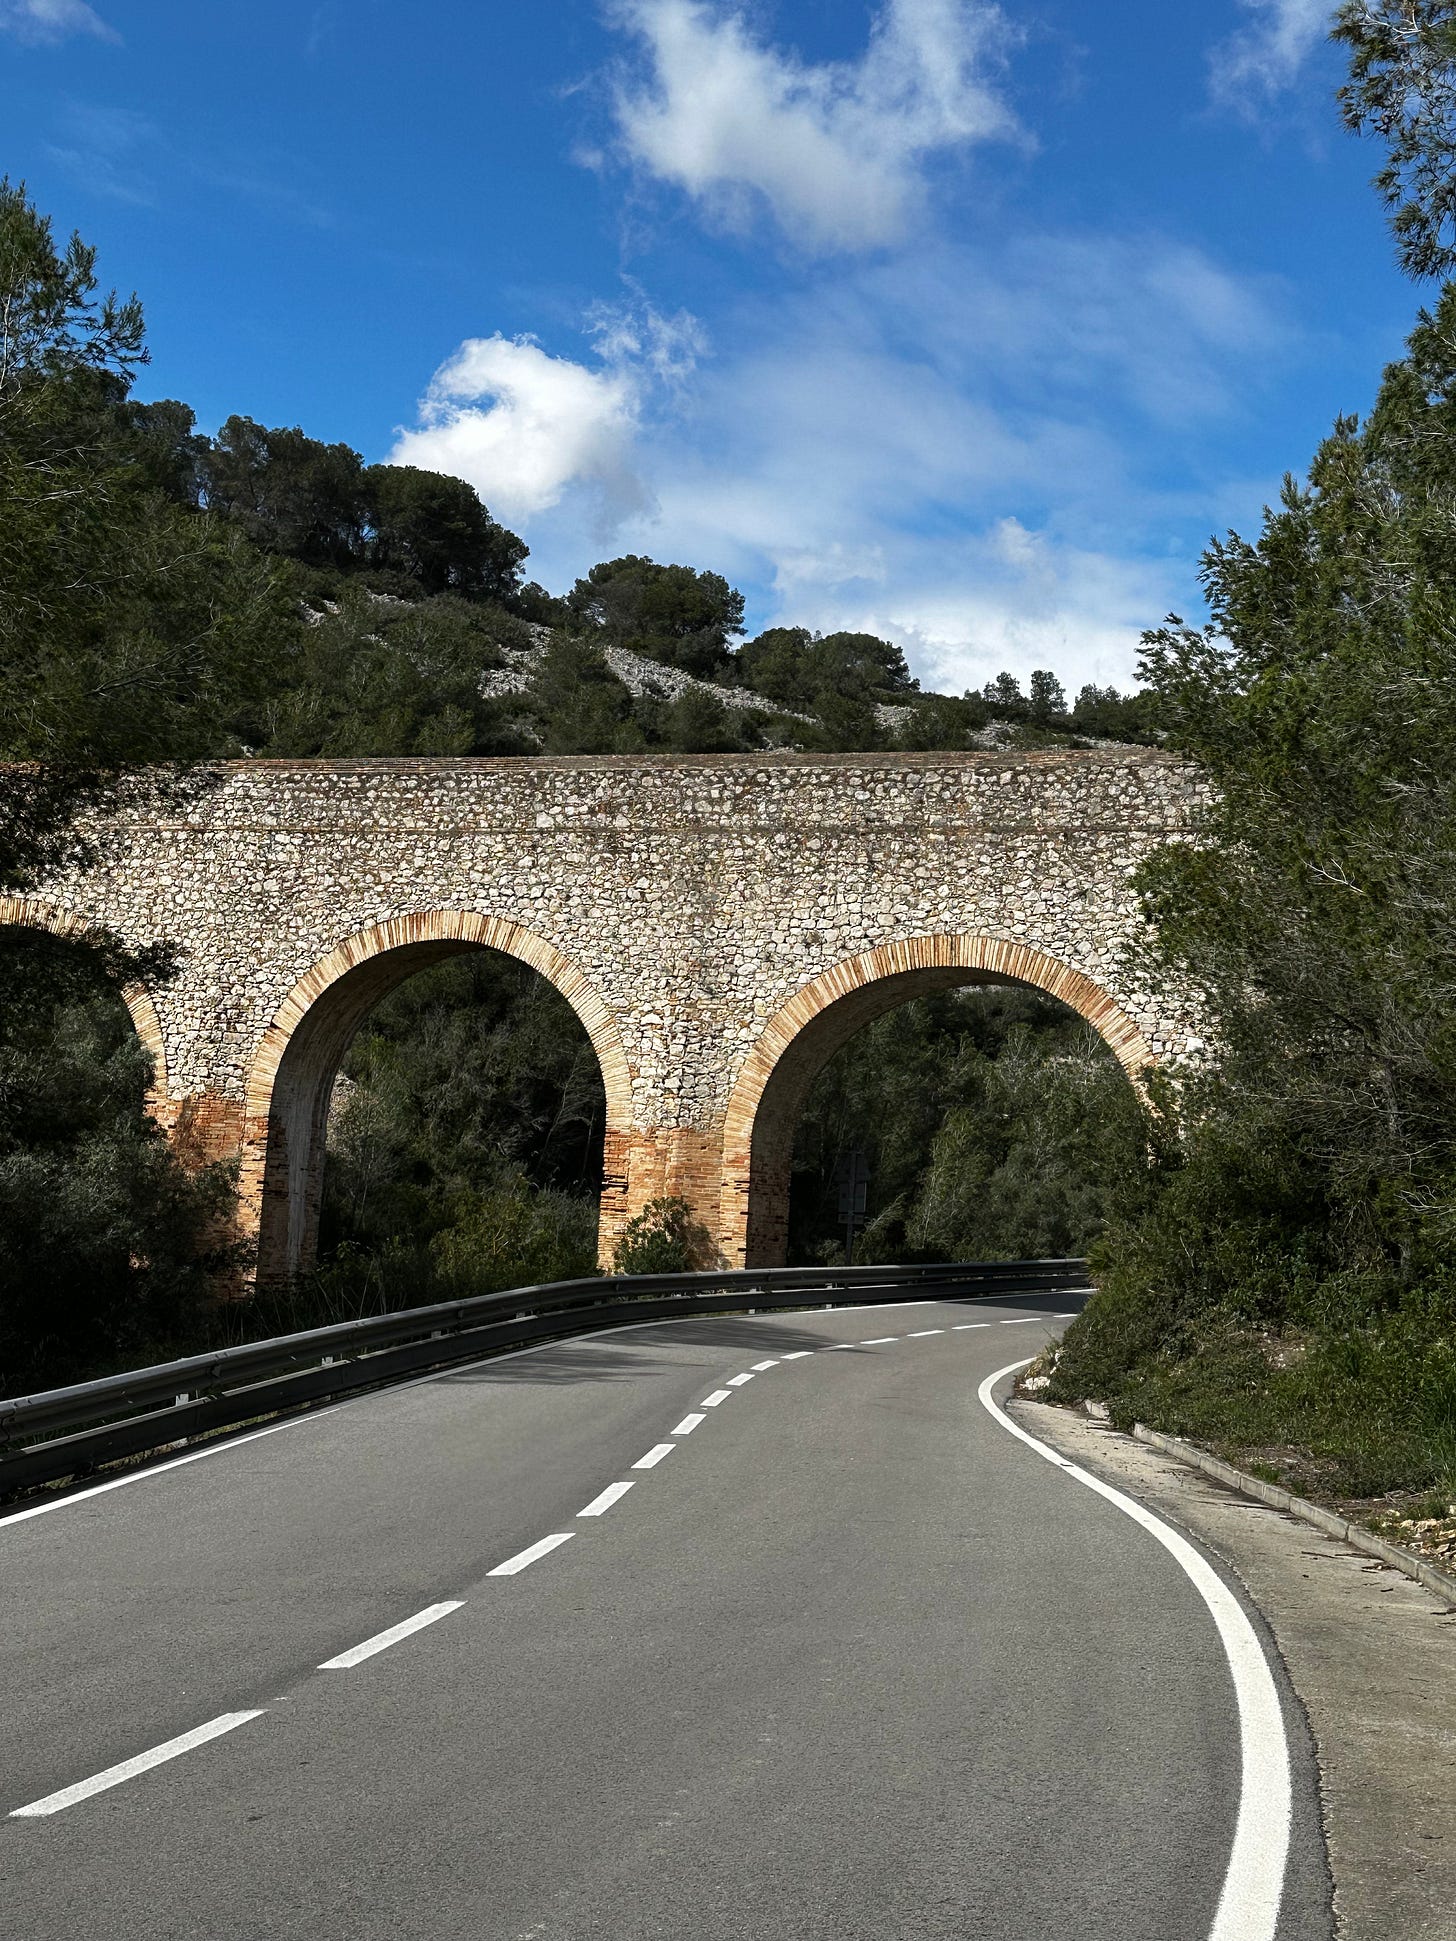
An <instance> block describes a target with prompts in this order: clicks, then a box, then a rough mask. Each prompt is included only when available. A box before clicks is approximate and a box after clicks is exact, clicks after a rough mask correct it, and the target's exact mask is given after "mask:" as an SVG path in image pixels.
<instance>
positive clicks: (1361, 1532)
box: [1132, 1422, 1456, 1606]
mask: <svg viewBox="0 0 1456 1941" xmlns="http://www.w3.org/2000/svg"><path fill="white" fill-rule="evenodd" d="M1132 1432H1133V1435H1134V1436H1135V1437H1136V1438H1137V1440H1138V1441H1139V1442H1145V1443H1147V1444H1148V1446H1149V1447H1150V1448H1153V1449H1158V1450H1161V1451H1162V1453H1163V1454H1164V1455H1165V1456H1172V1457H1174V1458H1175V1459H1176V1460H1177V1461H1178V1462H1183V1463H1187V1464H1188V1465H1189V1466H1190V1467H1191V1468H1193V1469H1201V1470H1202V1471H1203V1473H1204V1475H1205V1476H1212V1477H1214V1478H1216V1480H1217V1481H1219V1482H1220V1483H1227V1484H1228V1486H1229V1488H1230V1489H1236V1490H1238V1491H1239V1492H1240V1493H1241V1494H1242V1495H1244V1496H1253V1497H1256V1498H1257V1499H1258V1501H1259V1502H1261V1503H1267V1504H1268V1505H1269V1507H1270V1509H1272V1510H1283V1511H1285V1512H1286V1514H1287V1515H1289V1516H1293V1517H1298V1519H1299V1520H1300V1522H1301V1523H1308V1524H1310V1525H1311V1526H1312V1527H1313V1528H1314V1529H1316V1530H1323V1531H1324V1533H1325V1535H1326V1536H1328V1537H1336V1538H1338V1539H1339V1541H1340V1542H1341V1543H1348V1544H1349V1545H1350V1547H1351V1549H1352V1550H1363V1551H1364V1552H1365V1554H1366V1556H1367V1557H1378V1558H1379V1559H1380V1561H1381V1563H1383V1564H1389V1565H1390V1566H1391V1568H1392V1569H1393V1570H1399V1571H1402V1572H1404V1574H1405V1575H1406V1576H1407V1577H1411V1578H1414V1580H1415V1582H1416V1583H1418V1584H1424V1585H1425V1587H1426V1589H1427V1590H1430V1591H1434V1592H1435V1593H1436V1595H1437V1596H1438V1597H1444V1598H1445V1599H1446V1600H1447V1601H1448V1602H1449V1603H1450V1604H1451V1605H1453V1606H1456V1577H1452V1576H1451V1575H1450V1574H1449V1572H1447V1571H1444V1570H1440V1569H1438V1568H1437V1566H1436V1565H1435V1564H1428V1563H1427V1562H1426V1561H1425V1559H1424V1558H1423V1557H1416V1556H1412V1554H1411V1553H1410V1551H1408V1550H1401V1549H1400V1548H1399V1547H1398V1546H1397V1545H1395V1544H1393V1543H1387V1542H1386V1541H1385V1539H1384V1538H1383V1537H1377V1536H1376V1535H1375V1534H1374V1532H1373V1531H1371V1530H1367V1529H1365V1528H1364V1526H1363V1525H1362V1524H1359V1523H1350V1522H1347V1520H1346V1519H1345V1518H1344V1517H1342V1516H1336V1514H1335V1512H1334V1511H1333V1510H1323V1509H1321V1508H1320V1506H1319V1504H1318V1503H1309V1502H1306V1501H1305V1499H1304V1498H1303V1497H1302V1496H1293V1495H1291V1494H1290V1492H1289V1491H1288V1490H1287V1489H1280V1488H1279V1487H1278V1485H1277V1484H1275V1483H1265V1482H1261V1481H1260V1479H1259V1478H1258V1477H1257V1476H1248V1475H1245V1473H1244V1471H1243V1470H1242V1469H1235V1468H1234V1466H1233V1464H1232V1463H1227V1462H1223V1461H1221V1460H1220V1459H1219V1458H1218V1457H1217V1456H1210V1455H1209V1453H1208V1451H1207V1450H1206V1449H1200V1448H1199V1447H1198V1445H1197V1444H1196V1443H1192V1442H1184V1441H1183V1440H1182V1439H1181V1438H1180V1437H1178V1436H1165V1435H1162V1434H1160V1433H1159V1431H1158V1430H1157V1429H1149V1428H1147V1427H1146V1426H1145V1425H1144V1424H1143V1423H1141V1422H1136V1423H1134V1424H1133V1431H1132Z"/></svg>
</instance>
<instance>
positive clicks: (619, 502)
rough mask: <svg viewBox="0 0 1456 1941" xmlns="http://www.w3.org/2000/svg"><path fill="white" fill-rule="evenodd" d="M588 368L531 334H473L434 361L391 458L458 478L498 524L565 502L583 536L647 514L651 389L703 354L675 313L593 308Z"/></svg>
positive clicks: (695, 335) (697, 330)
mask: <svg viewBox="0 0 1456 1941" xmlns="http://www.w3.org/2000/svg"><path fill="white" fill-rule="evenodd" d="M591 325H592V330H593V335H594V337H595V339H596V344H597V353H598V357H599V360H600V362H599V365H598V366H597V368H592V367H591V366H590V365H587V364H580V363H575V362H573V361H572V360H571V359H570V358H566V357H553V356H552V355H551V354H550V353H549V352H548V351H545V350H543V349H542V348H541V346H540V344H538V343H537V342H536V341H535V339H534V338H531V337H516V338H507V337H503V336H501V335H500V334H499V333H497V334H496V335H495V336H493V337H472V338H469V339H468V340H467V341H466V342H465V343H463V344H462V345H461V346H460V348H459V349H458V350H457V351H456V352H455V354H454V356H453V357H451V358H450V359H448V360H447V362H445V363H444V364H442V365H441V366H440V368H439V370H438V371H436V373H435V375H434V377H433V378H432V379H431V381H430V388H429V390H428V392H427V393H426V395H425V397H424V398H423V400H422V401H421V404H420V417H421V420H422V422H421V424H420V425H419V427H418V428H416V429H414V430H408V431H401V432H400V433H399V435H398V438H397V440H396V443H395V446H394V450H393V451H392V452H391V453H390V462H391V463H392V464H395V465H418V466H420V467H421V468H422V469H423V470H425V471H430V472H448V473H450V474H451V475H452V476H454V477H456V478H463V479H468V480H469V481H470V483H471V484H472V485H473V486H474V487H475V488H476V490H477V491H478V492H479V493H480V495H481V497H482V498H483V499H484V500H485V502H486V504H487V505H488V506H489V507H490V508H491V510H492V511H493V512H494V513H495V514H496V516H497V517H499V518H502V519H506V520H515V521H518V522H524V521H526V520H528V519H531V518H533V517H535V516H536V515H538V514H540V513H543V512H546V511H548V510H549V509H550V508H552V507H553V506H556V505H558V504H559V503H560V501H561V500H562V498H563V497H565V496H567V495H568V494H570V495H571V496H572V497H573V498H574V499H576V500H578V501H582V500H584V501H586V503H587V504H588V506H589V509H590V513H591V522H592V528H593V530H594V531H595V532H597V533H599V534H608V533H610V532H612V531H614V530H615V528H616V527H617V525H619V524H620V522H621V521H622V520H623V519H624V518H627V517H628V516H630V515H632V514H642V513H646V512H647V511H649V509H650V508H651V504H652V498H651V494H650V492H649V491H648V489H647V487H646V486H645V485H644V484H643V481H642V479H641V477H640V476H639V473H638V471H637V468H636V464H635V457H634V447H635V442H636V438H637V434H638V429H639V426H640V423H641V419H642V413H643V409H644V405H645V403H646V401H647V398H648V396H649V394H650V392H651V390H652V387H653V385H654V384H662V385H666V386H669V387H673V386H677V385H680V384H681V383H682V382H683V381H684V380H685V379H686V378H687V376H688V375H689V374H690V373H691V371H692V369H693V367H694V364H695V362H696V359H697V357H698V356H699V355H701V353H702V351H703V350H704V349H705V347H706V340H705V338H704V336H703V332H702V329H701V326H700V325H699V324H698V323H697V320H696V319H695V318H693V317H691V316H689V315H688V314H687V313H686V312H681V313H679V314H678V315H677V316H676V317H663V316H661V315H659V314H658V313H657V312H656V311H654V310H653V309H651V308H650V306H638V307H636V308H618V307H607V306H599V307H598V309H597V310H596V311H595V312H594V313H593V316H592V319H591Z"/></svg>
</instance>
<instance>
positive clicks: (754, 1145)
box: [719, 935, 1154, 1267]
mask: <svg viewBox="0 0 1456 1941" xmlns="http://www.w3.org/2000/svg"><path fill="white" fill-rule="evenodd" d="M963 984H1021V985H1027V986H1030V987H1032V988H1033V989H1035V990H1038V991H1044V992H1046V993H1047V994H1048V995H1049V996H1051V997H1055V998H1060V999H1061V1001H1062V1002H1063V1003H1064V1004H1066V1005H1069V1006H1070V1007H1071V1009H1072V1010H1074V1011H1077V1012H1079V1013H1080V1014H1081V1016H1082V1017H1084V1018H1085V1019H1086V1020H1087V1022H1088V1023H1089V1024H1090V1025H1091V1026H1092V1027H1093V1028H1094V1030H1096V1031H1097V1032H1098V1034H1099V1035H1100V1036H1101V1037H1102V1039H1103V1040H1104V1041H1105V1042H1106V1044H1107V1045H1108V1047H1109V1048H1110V1049H1111V1050H1112V1051H1113V1052H1114V1053H1115V1055H1116V1056H1117V1058H1118V1059H1119V1060H1120V1062H1121V1064H1122V1066H1123V1068H1124V1070H1125V1071H1126V1072H1127V1073H1128V1076H1129V1077H1130V1078H1132V1079H1133V1080H1134V1081H1136V1078H1137V1075H1138V1073H1139V1072H1140V1071H1142V1070H1143V1069H1144V1067H1146V1066H1147V1065H1150V1064H1151V1063H1152V1062H1153V1057H1154V1054H1153V1049H1152V1047H1151V1045H1149V1043H1148V1041H1147V1039H1146V1038H1145V1037H1144V1035H1143V1033H1142V1031H1141V1030H1140V1029H1139V1027H1138V1025H1137V1024H1136V1022H1135V1021H1134V1020H1133V1019H1132V1018H1131V1017H1130V1016H1129V1015H1128V1013H1127V1012H1126V1011H1125V1010H1124V1009H1123V1008H1122V1006H1121V1005H1120V1004H1118V1003H1117V1001H1116V1000H1115V999H1114V998H1112V997H1110V996H1109V995H1108V993H1107V992H1106V991H1104V990H1103V989H1102V988H1101V986H1100V985H1098V984H1096V983H1095V982H1094V981H1093V980H1092V978H1090V977H1088V976H1087V975H1086V973H1085V972H1084V971H1079V970H1076V969H1074V968H1073V967H1072V966H1071V965H1070V964H1065V963H1063V962H1062V961H1061V960H1060V959H1059V958H1056V957H1052V956H1049V955H1048V954H1047V952H1045V951H1042V950H1037V949H1035V948H1033V946H1032V945H1030V944H1018V943H1010V942H1007V941H1006V940H1005V939H1003V938H998V937H986V936H979V935H940V936H923V937H908V938H905V939H903V940H902V941H900V942H898V943H892V944H881V945H880V946H879V947H878V948H877V949H875V950H867V951H865V952H863V953H862V954H860V955H858V956H855V957H846V958H845V959H843V960H842V961H841V962H840V963H838V964H834V965H832V966H831V967H830V968H829V969H828V970H827V971H824V972H822V973H821V974H820V975H819V976H818V977H815V978H812V979H811V980H810V981H809V983H807V984H805V985H804V986H803V988H802V989H800V990H798V991H796V992H795V993H794V995H793V996H792V997H791V998H790V999H789V1000H788V1002H787V1003H786V1004H784V1005H783V1006H782V1007H781V1008H780V1009H779V1010H778V1011H777V1012H776V1013H775V1015H774V1016H773V1017H772V1018H771V1019H770V1020H769V1023H768V1025H767V1026H766V1027H765V1029H764V1031H763V1032H762V1034H761V1035H760V1037H759V1038H758V1041H757V1042H756V1043H755V1045H754V1046H753V1048H752V1050H751V1051H750V1052H749V1054H748V1056H747V1058H746V1059H745V1060H744V1062H743V1066H742V1069H741V1070H740V1072H739V1074H738V1078H737V1080H736V1082H735V1084H734V1087H733V1092H732V1095H731V1097H730V1099H729V1102H728V1110H727V1113H726V1115H725V1118H724V1125H723V1188H722V1199H721V1204H720V1209H719V1212H720V1222H721V1224H720V1243H721V1246H722V1250H723V1253H724V1256H725V1258H726V1259H727V1260H728V1262H729V1263H730V1264H733V1265H736V1264H739V1263H742V1264H743V1265H744V1266H748V1267H768V1266H775V1265H777V1264H778V1263H780V1262H781V1261H782V1260H783V1258H784V1253H785V1250H786V1246H787V1239H788V1181H789V1164H790V1159H791V1156H792V1148H793V1138H794V1129H795V1126H796V1125H797V1122H798V1117H799V1113H800V1110H801V1109H802V1107H803V1103H804V1099H805V1097H806V1095H807V1093H808V1090H809V1086H810V1085H811V1083H812V1082H813V1080H814V1078H815V1077H816V1076H817V1074H818V1073H819V1071H820V1070H821V1069H822V1068H823V1066H824V1065H825V1064H826V1063H827V1062H828V1060H829V1059H830V1058H831V1057H833V1055H834V1053H835V1052H836V1051H838V1050H839V1048H840V1046H841V1045H844V1044H846V1043H848V1041H849V1040H850V1039H851V1038H852V1037H853V1036H854V1035H855V1033H856V1032H857V1031H859V1030H861V1029H862V1028H863V1026H865V1025H867V1024H869V1023H871V1022H872V1021H873V1020H874V1019H875V1018H878V1017H880V1016H882V1015H883V1014H884V1013H885V1012H886V1011H892V1010H894V1008H895V1007H896V1006H897V1005H899V1004H904V1003H906V1002H908V1001H909V1000H910V999H911V998H916V997H925V996H927V995H928V994H929V993H931V992H933V991H946V990H952V989H954V988H956V987H957V986H959V985H963Z"/></svg>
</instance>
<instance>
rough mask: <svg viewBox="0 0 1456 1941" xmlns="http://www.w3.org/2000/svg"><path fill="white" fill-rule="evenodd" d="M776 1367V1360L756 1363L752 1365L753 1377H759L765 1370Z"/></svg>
mask: <svg viewBox="0 0 1456 1941" xmlns="http://www.w3.org/2000/svg"><path fill="white" fill-rule="evenodd" d="M778 1365H779V1364H778V1361H777V1359H775V1360H773V1361H756V1362H755V1363H754V1364H753V1372H754V1374H755V1375H761V1374H762V1373H763V1371H764V1369H765V1368H777V1367H778Z"/></svg>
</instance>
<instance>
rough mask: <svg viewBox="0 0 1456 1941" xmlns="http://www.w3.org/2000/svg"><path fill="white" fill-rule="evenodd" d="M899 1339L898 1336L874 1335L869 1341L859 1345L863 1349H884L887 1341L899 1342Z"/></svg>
mask: <svg viewBox="0 0 1456 1941" xmlns="http://www.w3.org/2000/svg"><path fill="white" fill-rule="evenodd" d="M899 1339H900V1337H899V1335H897V1334H873V1335H871V1336H870V1338H869V1340H868V1341H862V1342H861V1343H860V1344H859V1345H860V1347H861V1348H883V1347H884V1345H885V1343H886V1342H887V1341H898V1340H899Z"/></svg>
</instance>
